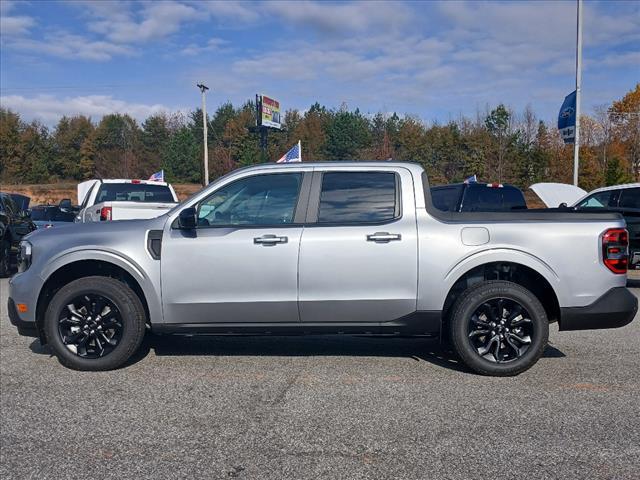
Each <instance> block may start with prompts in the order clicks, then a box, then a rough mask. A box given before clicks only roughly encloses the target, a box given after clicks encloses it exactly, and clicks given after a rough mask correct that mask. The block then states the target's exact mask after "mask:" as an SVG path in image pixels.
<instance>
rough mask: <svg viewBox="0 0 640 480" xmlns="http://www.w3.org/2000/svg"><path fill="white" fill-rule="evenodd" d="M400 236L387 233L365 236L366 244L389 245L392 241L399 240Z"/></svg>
mask: <svg viewBox="0 0 640 480" xmlns="http://www.w3.org/2000/svg"><path fill="white" fill-rule="evenodd" d="M401 239H402V235H400V234H399V233H389V232H376V233H372V234H371V235H367V242H376V243H389V242H391V241H394V240H401Z"/></svg>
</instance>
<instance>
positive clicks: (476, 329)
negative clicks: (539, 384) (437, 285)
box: [450, 281, 549, 376]
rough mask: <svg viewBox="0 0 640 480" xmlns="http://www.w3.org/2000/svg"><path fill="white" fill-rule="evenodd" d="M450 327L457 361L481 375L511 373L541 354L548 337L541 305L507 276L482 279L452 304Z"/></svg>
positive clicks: (513, 373) (517, 371) (515, 373)
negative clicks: (498, 279)
mask: <svg viewBox="0 0 640 480" xmlns="http://www.w3.org/2000/svg"><path fill="white" fill-rule="evenodd" d="M450 318H451V321H450V333H451V339H452V342H453V347H454V350H455V351H456V353H457V354H458V355H459V356H460V358H461V359H462V361H463V363H464V364H465V365H467V366H468V367H469V368H471V369H472V370H473V371H475V372H477V373H480V374H483V375H493V376H509V375H517V374H519V373H522V372H524V371H525V370H527V369H529V368H531V366H533V365H534V364H535V363H536V362H537V361H538V359H539V358H540V357H541V356H542V352H543V351H544V349H545V347H546V345H547V341H548V339H549V321H548V319H547V315H546V313H545V310H544V307H543V306H542V304H541V303H540V301H539V300H538V298H537V297H536V296H535V295H533V293H531V292H530V291H529V290H527V289H526V288H524V287H522V286H521V285H518V284H516V283H512V282H506V281H486V282H482V283H480V284H478V285H475V286H473V287H471V288H469V289H467V290H466V291H465V292H464V293H463V294H462V295H461V296H460V298H459V299H458V300H457V301H456V303H455V304H454V306H453V309H452V314H451V317H450Z"/></svg>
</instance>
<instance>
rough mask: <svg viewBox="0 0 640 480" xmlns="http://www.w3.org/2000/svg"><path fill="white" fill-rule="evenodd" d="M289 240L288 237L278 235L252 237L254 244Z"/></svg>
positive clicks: (269, 244) (269, 243)
mask: <svg viewBox="0 0 640 480" xmlns="http://www.w3.org/2000/svg"><path fill="white" fill-rule="evenodd" d="M288 241H289V238H288V237H278V236H277V235H263V236H261V237H256V238H254V239H253V243H254V244H256V245H264V246H267V247H268V246H271V245H276V244H278V243H287V242H288Z"/></svg>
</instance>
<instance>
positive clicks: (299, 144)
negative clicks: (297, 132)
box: [298, 140, 302, 161]
mask: <svg viewBox="0 0 640 480" xmlns="http://www.w3.org/2000/svg"><path fill="white" fill-rule="evenodd" d="M298 156H299V157H300V161H302V144H301V143H300V140H298Z"/></svg>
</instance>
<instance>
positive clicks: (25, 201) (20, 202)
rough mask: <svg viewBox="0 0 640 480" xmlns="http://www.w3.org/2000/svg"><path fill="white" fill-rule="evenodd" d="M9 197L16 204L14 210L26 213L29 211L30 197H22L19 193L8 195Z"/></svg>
mask: <svg viewBox="0 0 640 480" xmlns="http://www.w3.org/2000/svg"><path fill="white" fill-rule="evenodd" d="M9 196H10V197H11V198H12V200H13V202H14V203H15V204H16V208H17V209H18V211H19V212H26V211H27V210H29V204H30V203H31V198H30V197H27V196H26V195H22V194H20V193H10V194H9Z"/></svg>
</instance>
